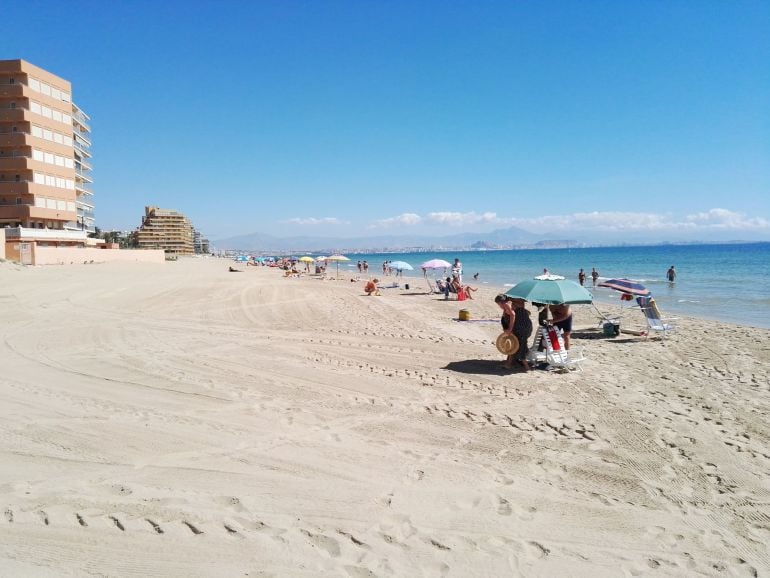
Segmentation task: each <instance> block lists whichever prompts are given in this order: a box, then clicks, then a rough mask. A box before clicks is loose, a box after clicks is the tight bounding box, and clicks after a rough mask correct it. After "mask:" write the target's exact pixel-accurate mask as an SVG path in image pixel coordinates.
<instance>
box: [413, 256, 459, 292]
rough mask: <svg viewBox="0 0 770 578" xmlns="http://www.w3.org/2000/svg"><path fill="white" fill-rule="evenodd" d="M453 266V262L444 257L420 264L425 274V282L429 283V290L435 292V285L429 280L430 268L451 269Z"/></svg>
mask: <svg viewBox="0 0 770 578" xmlns="http://www.w3.org/2000/svg"><path fill="white" fill-rule="evenodd" d="M451 266H452V264H451V263H450V262H449V261H444V260H443V259H431V260H430V261H425V263H423V264H422V265H420V268H421V269H422V272H423V274H424V275H425V282H426V283H427V284H428V291H430V292H433V286H432V285H431V284H430V281H428V269H449V268H450V267H451Z"/></svg>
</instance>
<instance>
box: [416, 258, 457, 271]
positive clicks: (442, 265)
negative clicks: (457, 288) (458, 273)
mask: <svg viewBox="0 0 770 578" xmlns="http://www.w3.org/2000/svg"><path fill="white" fill-rule="evenodd" d="M451 266H452V264H451V263H450V262H449V261H444V260H443V259H431V260H430V261H425V263H423V264H422V265H420V267H421V268H423V269H449V268H450V267H451Z"/></svg>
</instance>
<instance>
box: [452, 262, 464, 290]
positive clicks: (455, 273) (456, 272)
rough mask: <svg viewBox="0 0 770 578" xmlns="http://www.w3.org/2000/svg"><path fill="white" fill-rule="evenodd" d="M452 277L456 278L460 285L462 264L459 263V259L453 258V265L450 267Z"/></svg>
mask: <svg viewBox="0 0 770 578" xmlns="http://www.w3.org/2000/svg"><path fill="white" fill-rule="evenodd" d="M452 277H457V280H458V281H459V282H460V284H462V282H463V264H462V263H460V259H458V258H457V257H455V262H454V265H452Z"/></svg>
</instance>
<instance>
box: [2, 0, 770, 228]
mask: <svg viewBox="0 0 770 578" xmlns="http://www.w3.org/2000/svg"><path fill="white" fill-rule="evenodd" d="M2 14H3V19H4V20H5V21H6V22H20V23H22V24H19V25H14V26H6V27H5V29H4V30H3V32H2V33H1V34H0V38H1V39H2V42H1V43H0V58H23V59H25V60H28V61H30V62H32V63H33V64H36V65H38V66H40V67H42V68H45V69H47V70H50V71H51V72H53V73H55V74H58V75H60V76H63V77H65V78H67V79H68V80H70V81H71V82H72V83H73V96H74V98H75V101H76V102H77V103H78V104H79V105H80V106H81V107H83V108H84V110H86V111H87V112H88V113H89V114H90V115H91V117H92V128H93V135H92V137H93V142H94V146H93V150H94V163H93V164H94V177H95V184H94V190H95V191H96V196H95V200H96V216H97V224H98V225H99V226H101V227H102V228H123V229H126V228H133V227H135V226H136V225H138V224H139V222H140V217H141V215H142V213H143V207H144V205H145V204H155V205H159V206H162V207H166V208H175V209H178V210H181V211H182V212H184V213H185V214H187V215H188V216H189V217H190V218H191V219H192V220H193V222H194V224H195V225H196V226H197V227H198V228H200V229H201V230H203V232H204V233H206V234H208V235H209V236H210V237H212V238H222V237H226V236H230V235H235V234H243V233H250V232H255V231H260V232H265V233H270V234H276V235H279V236H286V235H295V234H310V235H335V236H339V235H342V236H345V235H358V234H361V233H364V234H366V233H367V232H368V231H377V232H378V234H380V233H385V232H387V233H395V234H398V233H400V232H409V233H413V232H415V231H416V230H421V231H425V232H436V231H446V232H448V233H452V232H459V231H468V230H472V231H484V230H490V229H494V228H501V227H507V226H511V225H516V226H521V227H524V228H529V229H533V230H537V229H538V228H553V229H554V230H559V231H560V232H569V231H572V230H580V229H581V228H583V229H590V228H594V227H599V228H601V227H608V226H610V225H609V224H612V225H611V227H614V228H617V230H618V234H619V235H621V236H622V235H623V234H624V231H634V232H636V233H638V232H639V231H642V232H644V231H649V234H650V237H651V238H653V239H654V238H668V237H675V236H677V235H681V234H683V231H684V232H685V233H687V234H688V235H689V234H692V235H693V236H694V237H695V238H708V237H709V236H710V235H712V234H720V235H726V236H727V237H730V238H764V239H770V32H769V31H770V2H767V1H766V0H760V1H757V2H751V1H736V2H727V1H718V2H710V1H706V0H698V1H692V2H676V1H673V2H671V1H665V2H663V1H659V2H657V1H653V2H630V1H629V2H622V1H618V0H613V1H607V2H599V1H595V2H591V1H589V2H585V1H573V2H556V1H553V2H549V1H545V2H513V1H506V2H449V3H447V2H415V1H407V2H368V1H363V2H362V1H350V2H334V1H324V2H310V1H308V2H292V1H283V0H282V1H280V2H279V1H275V2H250V1H243V2H228V1H223V2H213V1H212V2H192V1H185V2H181V1H175V0H170V1H163V2H158V1H154V2H144V1H137V2H123V3H119V2H102V1H84V0H79V1H77V2H65V1H56V2H53V1H52V2H40V1H25V2H4V3H3V9H2ZM733 233H734V234H733Z"/></svg>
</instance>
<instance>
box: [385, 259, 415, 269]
mask: <svg viewBox="0 0 770 578" xmlns="http://www.w3.org/2000/svg"><path fill="white" fill-rule="evenodd" d="M390 268H391V269H395V270H396V271H411V270H413V269H414V267H412V266H411V265H410V264H409V263H407V262H406V261H393V262H392V263H391V264H390Z"/></svg>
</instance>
